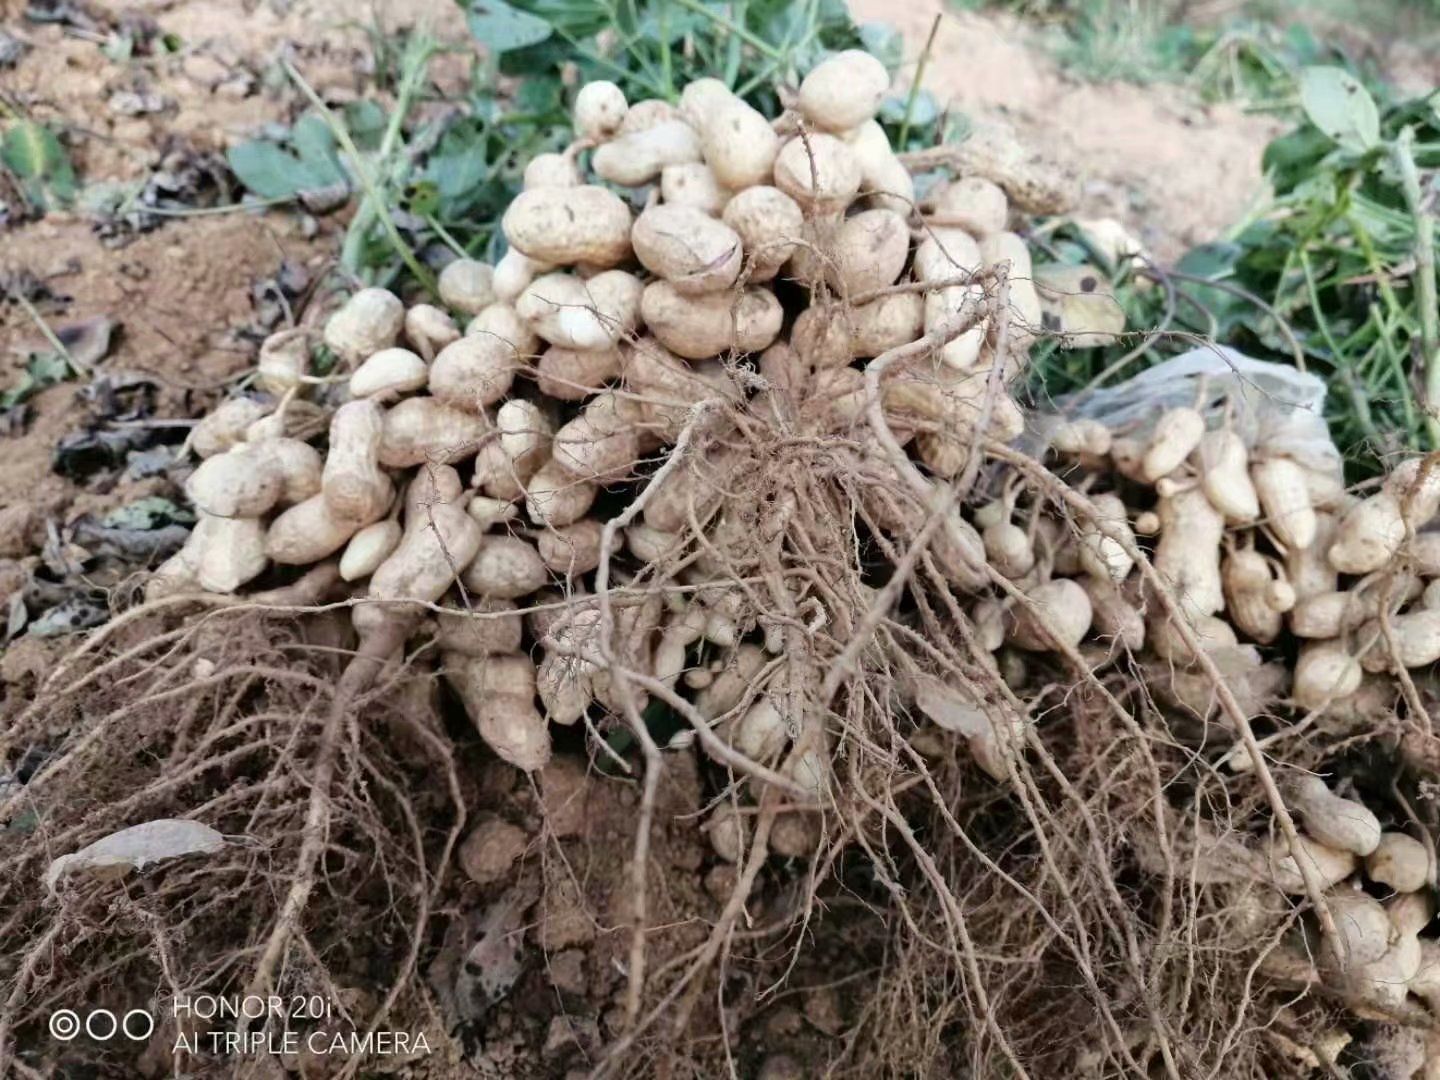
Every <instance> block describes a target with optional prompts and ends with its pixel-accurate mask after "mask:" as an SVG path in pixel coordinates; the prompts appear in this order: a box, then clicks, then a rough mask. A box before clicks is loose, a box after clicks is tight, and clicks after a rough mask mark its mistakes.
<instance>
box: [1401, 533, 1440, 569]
mask: <svg viewBox="0 0 1440 1080" xmlns="http://www.w3.org/2000/svg"><path fill="white" fill-rule="evenodd" d="M1405 554H1406V556H1407V557H1408V558H1409V559H1410V562H1411V564H1412V565H1413V566H1414V568H1415V573H1417V574H1419V575H1421V576H1422V577H1440V532H1425V533H1420V534H1419V535H1417V536H1415V537H1414V538H1413V539H1412V540H1411V541H1410V543H1409V544H1407V545H1406V546H1405Z"/></svg>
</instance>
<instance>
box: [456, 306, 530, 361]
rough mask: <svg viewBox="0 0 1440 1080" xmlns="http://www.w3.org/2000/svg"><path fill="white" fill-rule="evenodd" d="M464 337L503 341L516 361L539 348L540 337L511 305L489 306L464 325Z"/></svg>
mask: <svg viewBox="0 0 1440 1080" xmlns="http://www.w3.org/2000/svg"><path fill="white" fill-rule="evenodd" d="M465 336H466V337H472V336H477V337H478V336H488V337H494V338H496V339H498V340H500V341H503V342H504V343H505V344H506V345H508V346H509V347H510V349H511V350H512V351H513V353H514V355H515V359H516V360H525V359H527V358H529V357H531V356H533V355H535V353H536V352H537V351H539V348H540V336H539V335H538V334H536V333H535V331H534V330H532V329H530V325H529V324H528V323H527V322H526V321H525V320H524V319H522V318H521V317H520V313H519V312H518V311H516V310H515V306H514V305H513V304H505V303H494V304H491V305H490V306H489V307H487V308H486V309H485V310H484V311H482V312H480V314H479V315H476V316H475V318H473V319H471V320H470V322H469V323H467V324H466V326H465Z"/></svg>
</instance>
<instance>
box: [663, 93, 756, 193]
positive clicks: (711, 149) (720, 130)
mask: <svg viewBox="0 0 1440 1080" xmlns="http://www.w3.org/2000/svg"><path fill="white" fill-rule="evenodd" d="M692 85H693V84H692ZM684 108H685V104H684V100H683V98H682V100H681V109H682V110H683V109H684ZM703 111H704V113H705V115H704V117H703V119H702V120H701V121H700V123H698V124H697V125H696V127H697V130H699V132H700V147H701V151H702V152H703V153H704V155H705V161H706V163H707V164H708V165H709V166H710V168H711V170H712V171H713V172H714V173H715V177H716V179H717V180H718V181H719V182H720V184H721V185H723V186H724V187H727V188H732V189H734V190H737V191H738V190H741V189H743V188H748V187H753V186H755V185H756V184H768V183H769V182H770V178H771V176H772V175H773V172H774V169H775V157H776V155H777V154H779V152H780V136H779V135H777V134H776V133H775V130H774V129H773V128H772V127H771V126H770V121H769V120H767V119H766V118H765V115H764V114H763V113H761V112H760V111H759V110H758V109H755V108H754V107H752V106H751V105H749V104H747V103H746V102H744V101H742V100H741V99H740V98H738V97H736V96H735V95H734V94H729V93H727V94H726V95H725V96H724V97H720V96H719V95H716V97H715V100H714V101H713V103H712V104H711V105H710V107H709V108H707V109H704V110H703Z"/></svg>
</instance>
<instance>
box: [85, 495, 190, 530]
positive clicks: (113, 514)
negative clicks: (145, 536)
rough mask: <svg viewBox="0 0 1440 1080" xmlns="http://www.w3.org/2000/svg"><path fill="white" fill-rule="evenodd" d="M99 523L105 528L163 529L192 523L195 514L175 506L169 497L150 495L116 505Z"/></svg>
mask: <svg viewBox="0 0 1440 1080" xmlns="http://www.w3.org/2000/svg"><path fill="white" fill-rule="evenodd" d="M100 524H101V525H103V526H104V527H105V528H107V529H134V530H138V531H140V532H151V531H153V530H155V529H163V528H164V527H165V526H166V525H193V524H195V515H194V514H193V513H192V512H191V511H189V510H186V509H185V508H184V507H180V506H176V505H175V504H174V503H173V502H171V501H170V500H169V499H166V498H162V497H161V496H159V495H151V496H148V497H147V498H144V499H136V500H135V501H134V502H132V503H126V504H125V505H124V506H118V507H116V508H115V509H114V510H111V511H110V513H108V514H106V515H105V516H104V517H103V518H101V519H100Z"/></svg>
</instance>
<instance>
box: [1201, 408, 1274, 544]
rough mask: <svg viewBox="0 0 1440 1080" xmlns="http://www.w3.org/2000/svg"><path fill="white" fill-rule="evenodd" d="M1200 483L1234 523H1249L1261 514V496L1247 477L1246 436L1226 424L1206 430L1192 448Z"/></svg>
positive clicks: (1248, 466)
mask: <svg viewBox="0 0 1440 1080" xmlns="http://www.w3.org/2000/svg"><path fill="white" fill-rule="evenodd" d="M1195 458H1196V461H1197V463H1198V464H1199V466H1200V486H1201V488H1202V489H1203V490H1204V492H1205V497H1206V498H1207V499H1209V500H1210V504H1211V505H1212V506H1214V507H1215V509H1217V510H1219V511H1220V512H1221V513H1222V514H1224V515H1225V520H1226V521H1227V522H1229V523H1231V524H1234V525H1248V524H1249V523H1250V522H1252V521H1254V520H1255V519H1256V518H1257V517H1259V516H1260V496H1259V495H1258V494H1257V493H1256V491H1255V485H1254V484H1253V483H1252V482H1251V480H1250V454H1249V451H1247V450H1246V449H1245V440H1244V439H1242V438H1241V437H1240V436H1239V435H1238V434H1237V433H1236V432H1234V431H1231V430H1230V429H1229V428H1217V429H1216V430H1214V431H1207V432H1206V433H1205V434H1204V435H1203V436H1201V438H1200V444H1199V446H1197V447H1196V449H1195Z"/></svg>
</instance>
